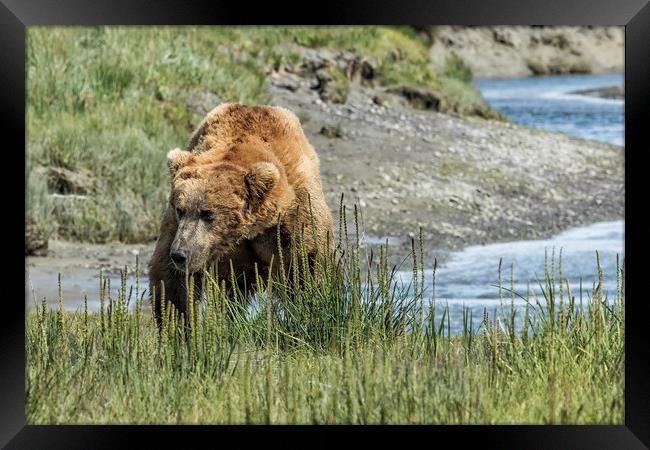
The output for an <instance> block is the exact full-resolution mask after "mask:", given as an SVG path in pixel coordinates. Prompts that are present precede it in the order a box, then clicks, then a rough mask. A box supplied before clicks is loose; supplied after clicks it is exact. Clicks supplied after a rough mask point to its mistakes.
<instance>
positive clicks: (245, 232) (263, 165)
mask: <svg viewBox="0 0 650 450" xmlns="http://www.w3.org/2000/svg"><path fill="white" fill-rule="evenodd" d="M167 160H168V165H169V171H170V176H171V180H172V190H171V195H170V208H171V209H172V211H173V212H172V213H171V214H172V217H173V218H174V219H175V220H176V222H177V225H178V226H177V231H176V236H175V237H174V240H173V243H172V245H171V249H170V258H171V260H172V264H173V265H174V267H175V268H176V269H177V270H180V271H188V272H190V273H191V272H196V271H198V270H200V269H201V268H203V267H204V266H205V265H207V264H209V263H210V262H211V261H213V260H214V259H215V258H217V257H219V256H221V255H226V254H228V253H229V252H230V251H231V250H233V249H234V248H235V246H236V245H237V244H238V243H239V242H241V240H242V239H250V238H252V237H254V236H255V235H257V234H259V233H261V232H262V231H263V230H265V229H267V228H268V227H271V226H273V225H274V224H277V220H278V214H279V212H280V211H279V204H278V201H277V199H278V197H281V196H282V194H281V193H279V192H278V191H280V190H282V188H283V186H284V185H285V184H286V183H285V180H283V179H282V177H283V173H282V172H281V170H280V168H279V167H278V166H277V165H276V164H274V163H272V162H253V163H251V164H249V165H246V167H242V165H241V164H233V163H231V162H228V161H223V160H222V161H218V162H210V160H209V159H205V158H204V159H202V158H201V156H200V155H195V154H192V153H191V152H188V151H184V150H180V149H175V150H172V151H170V152H169V153H168V154H167ZM281 184H282V185H283V186H280V185H281Z"/></svg>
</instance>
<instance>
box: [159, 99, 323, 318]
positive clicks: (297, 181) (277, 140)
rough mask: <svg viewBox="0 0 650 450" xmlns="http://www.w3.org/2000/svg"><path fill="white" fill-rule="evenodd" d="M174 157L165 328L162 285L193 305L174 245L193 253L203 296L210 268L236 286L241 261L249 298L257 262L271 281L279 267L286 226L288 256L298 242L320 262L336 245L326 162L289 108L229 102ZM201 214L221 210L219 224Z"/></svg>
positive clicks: (164, 238)
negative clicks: (322, 168)
mask: <svg viewBox="0 0 650 450" xmlns="http://www.w3.org/2000/svg"><path fill="white" fill-rule="evenodd" d="M168 158H169V159H168V163H169V170H170V177H171V179H172V180H171V181H172V189H171V194H170V202H169V205H168V207H167V209H166V210H165V212H164V214H163V218H162V223H161V227H160V235H159V238H158V242H157V243H156V248H155V250H154V254H153V257H152V259H151V262H150V264H149V279H150V290H151V291H152V292H154V290H155V292H156V296H155V298H156V304H155V305H154V306H155V311H156V316H157V317H158V320H159V323H160V302H159V299H160V292H161V289H163V288H164V291H165V298H166V299H167V300H168V301H171V302H172V303H173V304H174V306H175V307H176V308H177V309H178V310H179V311H182V312H186V311H187V306H188V304H187V301H186V298H187V290H186V279H187V275H186V273H185V272H183V271H180V270H178V269H177V268H175V267H174V265H173V264H172V262H171V258H170V250H171V249H172V248H175V249H189V254H188V263H187V264H188V266H187V268H188V269H189V270H188V271H187V272H189V273H192V274H193V277H194V279H195V298H197V299H198V298H200V295H201V276H202V275H201V271H202V268H205V267H206V266H207V265H211V264H212V263H215V262H216V263H217V270H218V276H219V277H220V278H221V279H223V280H225V281H226V283H227V285H230V262H232V265H233V268H234V273H235V274H236V275H237V280H236V282H237V284H238V288H239V289H241V290H242V291H247V292H252V289H253V287H254V280H255V265H257V267H258V271H259V273H260V275H261V276H262V277H265V276H266V275H267V274H268V269H269V264H271V259H272V258H273V260H274V267H275V269H277V261H278V255H277V230H278V220H280V224H279V229H280V238H281V242H282V247H283V255H284V257H285V260H286V259H287V257H288V256H289V255H290V249H289V243H290V242H291V241H292V239H297V238H298V237H299V236H302V237H303V238H304V245H305V247H306V249H307V252H308V255H309V257H310V260H312V261H313V257H314V255H315V254H316V252H317V251H318V250H319V248H318V246H319V245H323V244H324V243H326V242H329V243H330V249H331V243H332V242H333V236H332V217H331V215H330V211H329V208H328V207H327V204H326V203H325V197H324V195H323V190H322V187H321V179H320V173H319V162H318V156H317V155H316V152H315V151H314V148H313V147H312V146H311V144H310V143H309V142H308V141H307V138H306V137H305V135H304V133H303V131H302V127H301V126H300V122H299V120H298V118H297V117H296V116H295V115H294V114H293V113H291V112H290V111H288V110H286V109H283V108H279V107H272V106H244V105H240V104H222V105H220V106H218V107H217V108H215V109H214V110H212V111H211V112H210V113H208V115H207V116H206V117H205V119H204V120H203V122H202V123H201V124H200V125H199V126H198V128H197V130H196V131H195V132H194V133H193V135H192V137H191V139H190V143H189V145H188V148H187V151H182V150H178V149H177V150H173V151H172V152H170V153H169V155H168ZM269 187H270V189H269ZM177 208H179V209H180V210H181V211H183V213H182V216H179V215H178V214H177ZM202 209H204V210H206V209H207V210H209V211H212V212H214V214H215V216H214V220H213V221H212V223H205V222H204V221H202V220H200V219H199V216H198V214H199V212H200V211H201V210H202ZM310 211H311V212H310ZM179 228H180V230H179ZM303 230H304V231H303ZM328 234H329V238H328ZM314 237H315V238H316V239H315V240H314ZM289 266H290V261H287V264H286V266H285V267H286V268H288V267H289ZM163 285H164V286H163Z"/></svg>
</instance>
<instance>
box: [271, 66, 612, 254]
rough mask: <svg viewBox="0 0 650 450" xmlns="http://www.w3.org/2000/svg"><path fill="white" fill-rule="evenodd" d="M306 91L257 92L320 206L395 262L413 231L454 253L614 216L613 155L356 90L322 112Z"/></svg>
mask: <svg viewBox="0 0 650 450" xmlns="http://www.w3.org/2000/svg"><path fill="white" fill-rule="evenodd" d="M316 86H318V84H317V83H315V81H314V79H312V77H310V76H309V75H307V76H305V74H302V75H297V74H295V73H287V72H284V73H276V74H274V75H273V76H272V77H271V82H270V86H269V89H270V90H271V92H272V94H273V103H274V104H277V105H280V106H284V107H287V108H289V109H291V110H292V111H294V112H296V114H298V116H299V117H300V118H301V121H302V122H303V126H304V129H305V131H306V133H307V135H308V138H309V140H310V141H311V142H312V143H313V144H314V146H315V147H316V149H317V151H318V153H319V155H320V159H321V172H322V176H323V184H324V189H325V191H326V195H327V201H328V204H329V205H330V207H331V208H332V209H333V210H336V209H337V206H338V202H339V198H340V195H341V193H342V192H343V193H344V194H345V202H346V203H347V204H348V205H349V204H351V203H353V202H354V203H357V204H358V205H359V206H360V207H361V210H362V216H363V225H362V228H363V232H364V233H365V235H366V236H369V237H370V239H369V241H370V242H376V241H383V240H384V239H385V238H387V237H388V238H389V239H390V242H391V243H392V244H394V246H395V248H396V249H398V248H399V249H400V253H402V252H406V251H408V249H409V248H410V236H413V235H417V233H418V227H419V226H422V227H423V228H424V235H425V241H426V245H427V248H428V249H432V250H433V249H435V250H448V249H458V248H461V247H463V246H465V245H469V244H480V243H486V242H493V241H501V240H515V239H529V238H539V237H543V236H549V235H551V234H553V233H555V232H557V231H560V230H562V229H565V228H568V227H570V226H574V225H580V224H586V223H590V222H594V221H598V220H605V219H612V218H619V217H622V215H623V207H624V190H623V189H624V187H623V149H622V148H621V147H618V146H613V145H606V144H601V143H597V142H592V141H584V140H579V139H573V138H569V137H567V136H564V135H562V134H559V133H551V132H545V131H539V130H532V129H529V128H525V127H520V126H517V125H513V124H509V123H505V122H499V121H493V120H484V119H479V118H462V117H455V116H451V115H445V114H440V113H438V112H435V111H432V110H418V109H414V108H413V107H412V98H409V99H406V98H405V97H404V95H403V93H390V92H386V91H384V90H382V89H381V88H370V87H364V86H362V85H361V84H352V86H351V88H350V92H349V94H348V99H347V102H346V103H345V104H334V103H327V102H324V101H323V100H322V99H321V96H319V92H318V89H317V88H316ZM348 217H350V215H348Z"/></svg>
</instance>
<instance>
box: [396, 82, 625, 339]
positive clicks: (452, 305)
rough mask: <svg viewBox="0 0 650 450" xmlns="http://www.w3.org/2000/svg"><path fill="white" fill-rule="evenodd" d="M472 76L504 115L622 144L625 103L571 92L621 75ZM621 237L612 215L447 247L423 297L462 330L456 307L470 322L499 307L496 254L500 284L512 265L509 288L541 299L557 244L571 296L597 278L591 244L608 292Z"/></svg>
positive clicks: (506, 294) (404, 276)
mask: <svg viewBox="0 0 650 450" xmlns="http://www.w3.org/2000/svg"><path fill="white" fill-rule="evenodd" d="M475 83H476V85H477V86H478V87H479V88H480V90H481V93H482V94H483V96H484V97H485V99H486V100H487V101H488V103H490V105H491V106H492V107H493V108H494V109H496V110H497V111H499V112H501V113H502V114H503V115H505V116H506V117H507V118H508V120H510V121H511V122H514V123H518V124H521V125H526V126H529V127H533V128H540V129H545V130H550V131H559V132H562V133H565V134H567V135H569V136H574V137H578V138H583V139H591V140H596V141H601V142H606V143H610V144H616V145H623V144H624V123H625V122H624V102H623V101H622V100H616V99H604V98H598V97H591V96H586V95H579V94H575V93H574V92H575V91H580V90H587V89H594V88H600V87H607V86H619V85H623V75H622V74H604V75H603V74H601V75H566V76H564V75H563V76H544V77H530V78H509V79H489V80H477V81H476V82H475ZM624 242H625V232H624V223H623V220H616V221H610V222H600V223H595V224H591V225H587V226H583V227H578V228H572V229H569V230H566V231H564V232H563V233H560V234H558V235H556V236H554V237H552V238H551V239H547V240H537V241H513V242H505V243H497V244H491V245H485V246H472V247H468V248H465V249H464V250H462V251H460V252H454V253H452V254H451V257H450V258H449V260H448V261H447V262H446V263H445V265H444V266H443V267H440V268H438V270H437V274H436V283H435V291H433V290H432V289H431V281H432V280H431V278H432V275H431V270H430V269H429V271H428V273H427V280H426V285H427V286H429V300H431V298H432V295H431V294H432V291H433V292H435V299H436V307H437V309H439V308H442V307H444V306H446V305H448V306H449V311H450V317H451V323H450V328H451V332H452V333H458V332H460V331H462V329H463V328H462V327H463V317H462V309H463V306H465V307H466V308H469V309H470V310H471V311H472V315H473V317H474V328H476V326H477V325H478V322H480V320H481V318H482V315H483V310H484V308H487V310H488V311H489V312H490V313H493V312H494V310H495V309H497V308H499V307H500V303H501V301H500V298H499V288H498V287H497V284H498V269H499V262H500V261H501V267H502V280H503V281H502V285H503V286H504V287H506V288H508V289H509V288H510V270H511V267H512V270H513V278H514V291H515V292H516V293H517V294H521V295H522V296H524V297H526V294H527V292H528V289H529V286H530V289H531V290H532V293H533V294H534V295H536V296H537V297H538V298H540V301H541V303H542V304H544V300H543V298H542V297H541V291H540V288H539V283H538V281H541V282H542V283H543V282H544V273H545V270H544V261H545V258H547V259H548V261H549V267H550V260H551V256H552V254H553V252H554V253H555V256H556V258H557V257H559V253H560V251H562V272H563V276H564V277H566V278H567V279H568V280H569V282H570V284H571V287H572V294H573V295H576V297H577V296H578V294H579V292H578V288H579V283H580V280H582V283H583V288H584V289H583V294H584V296H585V298H586V295H587V294H588V293H589V294H590V293H591V288H592V286H593V283H594V282H595V281H596V278H595V277H596V274H597V269H596V251H598V252H599V256H600V262H601V267H602V270H603V274H604V280H603V290H604V293H605V294H607V295H608V296H609V298H615V293H616V261H617V255H618V257H619V260H620V262H621V263H622V262H623V257H624ZM556 264H557V261H556ZM556 270H557V267H556ZM411 278H412V275H411V273H410V272H402V273H401V279H402V280H404V281H405V282H406V281H408V282H410V279H411ZM501 294H502V295H503V297H504V303H505V304H506V306H509V305H510V293H509V292H507V291H502V292H501ZM534 295H533V296H531V300H532V299H533V298H534ZM514 304H515V307H516V308H517V309H518V310H519V312H518V314H519V316H520V317H521V309H523V308H524V307H525V302H524V300H522V299H521V298H520V297H518V296H515V300H514Z"/></svg>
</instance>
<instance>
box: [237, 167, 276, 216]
mask: <svg viewBox="0 0 650 450" xmlns="http://www.w3.org/2000/svg"><path fill="white" fill-rule="evenodd" d="M244 180H245V183H246V190H247V192H248V201H249V202H250V203H251V206H252V205H255V204H259V203H261V202H262V201H263V200H264V198H265V197H266V195H267V194H268V193H269V192H271V189H273V188H274V187H275V185H276V184H278V182H279V181H280V171H279V170H278V168H277V166H276V165H275V164H273V163H270V162H259V163H255V164H253V165H252V166H251V167H250V168H249V169H248V171H247V172H246V175H245V176H244Z"/></svg>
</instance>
